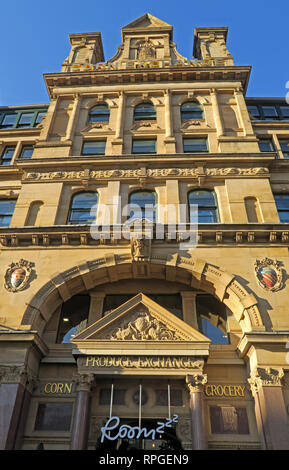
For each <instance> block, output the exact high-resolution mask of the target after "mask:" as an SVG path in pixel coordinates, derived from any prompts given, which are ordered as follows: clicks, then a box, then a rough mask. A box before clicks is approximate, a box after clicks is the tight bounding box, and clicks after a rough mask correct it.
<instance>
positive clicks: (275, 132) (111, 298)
mask: <svg viewBox="0 0 289 470" xmlns="http://www.w3.org/2000/svg"><path fill="white" fill-rule="evenodd" d="M227 32H228V31H227V28H220V27H218V28H209V27H208V28H196V29H195V37H194V49H193V58H192V59H187V58H185V57H183V56H182V55H181V54H180V53H179V52H178V51H177V48H176V45H175V44H174V42H173V28H172V26H171V25H169V24H167V23H165V22H163V21H161V20H159V19H157V18H155V17H153V16H152V15H150V14H146V15H144V16H142V17H141V18H138V19H136V20H135V21H134V22H132V23H130V24H129V25H127V26H126V27H124V28H122V30H121V40H122V42H121V45H120V46H119V47H118V49H117V53H116V55H115V56H114V57H113V58H111V59H109V60H107V61H105V59H104V55H103V48H102V41H101V35H100V33H84V34H71V35H70V37H69V39H70V44H71V51H70V54H69V56H68V57H67V58H66V59H65V61H64V63H63V65H62V68H61V72H57V73H49V74H45V75H44V80H45V83H46V86H47V90H48V94H49V103H48V104H47V103H46V104H39V105H29V106H24V107H23V106H8V107H1V108H0V155H1V162H0V163H1V165H0V221H1V225H0V250H1V253H0V254H1V256H0V273H1V276H2V283H1V286H0V289H1V305H0V431H1V432H0V446H1V448H2V449H36V448H37V447H38V446H44V448H45V449H95V448H101V443H100V436H101V427H102V426H103V425H104V423H105V422H106V420H107V419H108V418H109V417H111V416H118V417H119V418H120V423H123V424H128V425H132V426H135V425H136V423H137V424H141V426H146V427H147V428H148V429H153V428H154V426H155V424H156V422H157V421H162V420H165V419H166V418H169V417H173V416H175V415H177V417H178V418H177V423H175V426H174V427H173V428H170V429H169V430H168V431H167V432H166V433H165V434H162V435H158V436H157V438H156V439H155V440H153V439H130V441H129V445H131V446H141V447H142V448H146V449H148V448H150V449H152V448H155V449H156V448H173V449H175V448H180V446H181V447H182V448H183V449H206V448H209V449H288V448H289V431H288V407H289V375H288V374H289V362H288V358H287V354H288V351H287V345H288V344H289V343H288V341H289V317H288V273H289V257H288V241H289V225H288V223H289V178H288V176H289V165H288V161H287V158H288V157H289V112H288V109H289V106H288V105H287V103H286V101H285V98H284V99H275V98H266V99H265V98H264V99H261V98H246V96H245V95H246V88H247V85H248V81H249V77H250V71H251V67H250V66H239V65H234V59H233V57H232V55H231V53H230V52H231V51H230V52H229V51H228V49H227V45H226V41H227ZM133 204H138V208H140V209H139V210H138V211H136V212H134V211H131V207H132V205H133ZM127 206H128V209H127V210H126V211H125V208H127ZM145 206H149V210H147V211H146V212H145V209H146V208H145ZM136 214H137V216H136ZM194 215H197V217H198V219H197V220H198V227H197V228H198V230H197V231H196V230H195V226H194V224H193V221H194V220H195V219H194ZM96 221H98V225H97V224H96ZM158 231H160V234H159V232H158ZM158 235H159V236H158ZM188 237H190V238H189V242H188ZM113 442H114V443H111V444H110V445H111V446H113V445H117V446H119V445H120V444H121V439H118V440H117V441H113Z"/></svg>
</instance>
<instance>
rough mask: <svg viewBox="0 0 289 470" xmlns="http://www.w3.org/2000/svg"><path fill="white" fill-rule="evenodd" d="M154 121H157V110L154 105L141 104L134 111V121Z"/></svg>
mask: <svg viewBox="0 0 289 470" xmlns="http://www.w3.org/2000/svg"><path fill="white" fill-rule="evenodd" d="M145 119H147V120H154V119H156V110H155V107H154V106H153V104H152V103H141V104H139V105H137V106H136V107H135V109H134V120H135V121H138V120H145Z"/></svg>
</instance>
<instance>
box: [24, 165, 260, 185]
mask: <svg viewBox="0 0 289 470" xmlns="http://www.w3.org/2000/svg"><path fill="white" fill-rule="evenodd" d="M268 174H269V170H268V168H266V167H257V168H205V169H204V172H203V171H202V172H201V173H200V169H199V168H147V169H145V171H143V168H136V169H135V168H132V169H111V170H91V169H87V170H75V171H72V170H71V171H69V170H67V171H61V170H60V171H50V172H48V171H43V172H32V171H31V172H29V171H24V173H23V178H22V181H23V182H33V181H35V182H39V181H46V182H48V181H66V180H82V179H83V178H84V177H86V178H89V179H90V180H98V181H99V180H107V179H110V180H111V179H112V178H116V179H119V178H140V177H142V178H144V177H146V178H169V177H173V178H176V177H179V178H198V177H199V176H200V175H201V176H219V177H224V176H232V177H234V176H236V177H239V176H246V177H247V176H252V177H256V176H264V175H268Z"/></svg>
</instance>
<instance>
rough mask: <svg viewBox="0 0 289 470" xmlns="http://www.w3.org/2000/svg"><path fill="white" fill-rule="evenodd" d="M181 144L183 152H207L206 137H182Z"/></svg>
mask: <svg viewBox="0 0 289 470" xmlns="http://www.w3.org/2000/svg"><path fill="white" fill-rule="evenodd" d="M183 145H184V152H185V153H200V152H208V141H207V139H195V138H192V139H191V138H190V139H189V138H184V139H183Z"/></svg>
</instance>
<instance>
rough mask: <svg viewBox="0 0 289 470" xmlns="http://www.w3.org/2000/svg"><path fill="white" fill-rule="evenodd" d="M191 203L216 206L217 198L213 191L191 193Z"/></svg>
mask: <svg viewBox="0 0 289 470" xmlns="http://www.w3.org/2000/svg"><path fill="white" fill-rule="evenodd" d="M189 203H190V204H198V205H199V206H205V207H210V206H215V205H216V202H215V197H214V193H213V192H212V191H205V190H202V189H200V190H197V191H192V192H190V193H189Z"/></svg>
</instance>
